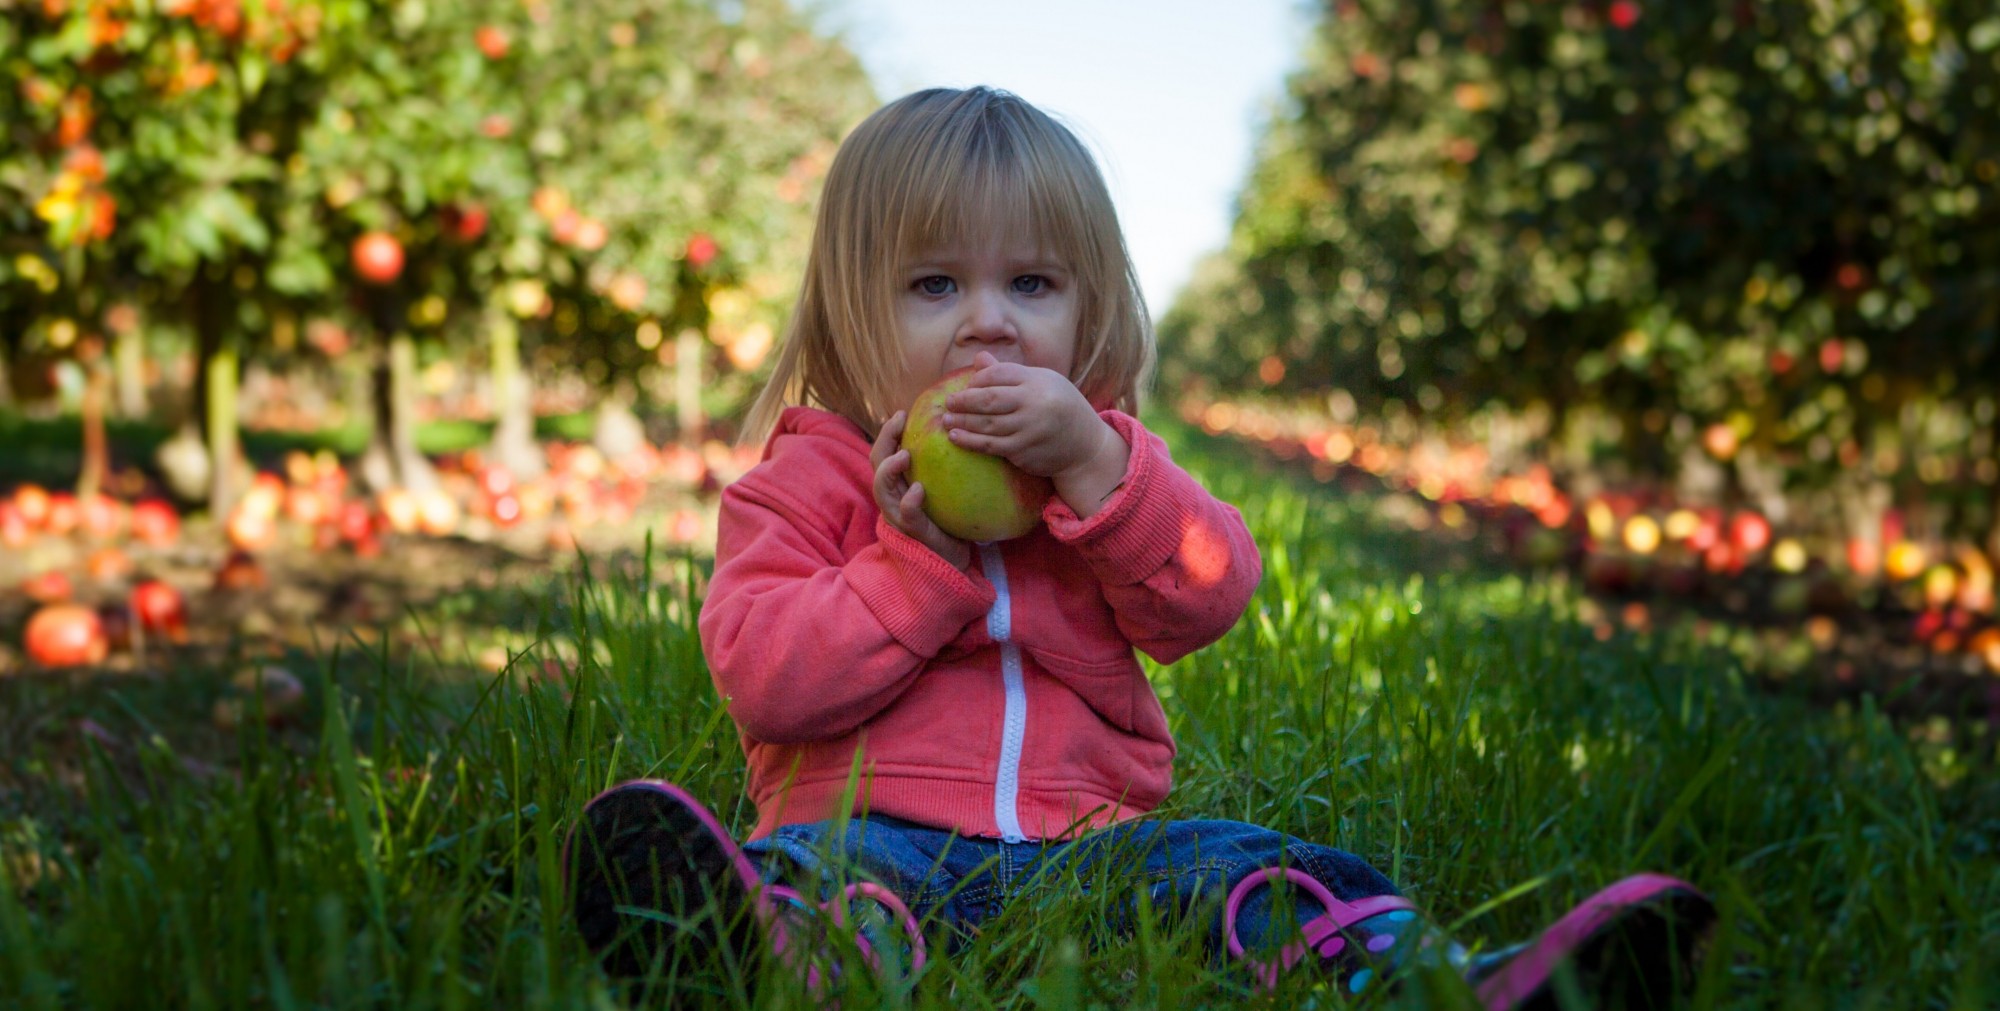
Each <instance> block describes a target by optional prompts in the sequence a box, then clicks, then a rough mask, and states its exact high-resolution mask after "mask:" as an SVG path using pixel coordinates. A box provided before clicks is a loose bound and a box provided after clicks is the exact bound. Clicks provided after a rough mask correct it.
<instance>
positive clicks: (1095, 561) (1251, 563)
mask: <svg viewBox="0 0 2000 1011" xmlns="http://www.w3.org/2000/svg"><path fill="white" fill-rule="evenodd" d="M1100 416H1101V417H1102V418H1103V419H1104V420H1105V422H1107V423H1108V424H1110V425H1111V427H1112V428H1113V429H1115V430H1116V431H1117V432H1118V434H1119V435H1120V436H1122V437H1123V438H1124V439H1125V441H1126V442H1127V443H1128V444H1130V445H1131V447H1132V454H1131V459H1130V462H1129V463H1128V464H1127V465H1126V470H1125V480H1124V482H1123V484H1122V485H1121V486H1120V487H1119V489H1118V490H1117V491H1116V492H1115V493H1113V495H1112V497H1111V500H1110V501H1108V502H1106V503H1105V505H1104V508H1103V509H1100V510H1099V511H1097V512H1096V513H1094V514H1092V515H1091V516H1090V518H1089V519H1080V518H1078V517H1077V515H1076V512H1075V511H1074V510H1072V509H1070V507H1069V504H1068V503H1066V502H1064V501H1062V499H1061V498H1060V497H1057V498H1051V499H1050V500H1049V505H1048V507H1047V508H1046V509H1045V510H1044V511H1043V518H1044V519H1045V520H1046V521H1047V522H1048V525H1049V532H1050V533H1052V534H1054V535H1055V538H1056V539H1057V540H1058V541H1061V542H1063V543H1065V544H1068V545H1070V546H1072V547H1074V548H1075V549H1076V550H1077V552H1078V553H1079V554H1081V555H1082V556H1083V558H1084V560H1085V562H1086V563H1087V564H1088V565H1089V566H1090V568H1091V571H1092V572H1093V573H1094V574H1095V575H1096V576H1097V579H1098V582H1099V583H1101V584H1102V585H1103V588H1104V599H1105V601H1106V602H1107V603H1109V604H1110V605H1111V610H1112V613H1113V615H1115V617H1116V621H1117V624H1118V628H1119V630H1120V631H1122V632H1124V634H1125V637H1126V638H1127V639H1130V640H1131V641H1132V645H1134V646H1136V647H1138V648H1139V649H1140V650H1141V651H1142V652H1144V653H1145V654H1146V655H1147V656H1150V657H1152V658H1153V659H1154V660H1157V661H1159V662H1160V663H1172V662H1174V661H1175V660H1178V659H1180V658H1181V657H1183V656H1186V655H1187V654H1189V653H1192V652H1194V651H1195V650H1197V649H1200V648H1201V647H1203V646H1206V645H1208V644H1209V643H1212V642H1214V641H1215V640H1217V639H1220V638H1222V635H1223V633H1225V632H1228V631H1229V629H1230V627H1231V626H1233V625H1235V624H1236V620H1237V619H1238V618H1240V617H1242V616H1243V609H1244V608H1245V607H1247V606H1249V603H1250V595H1251V594H1252V593H1253V592H1255V591H1256V589H1257V582H1258V581H1259V580H1260V579H1262V578H1263V575H1264V565H1263V560H1262V559H1261V558H1260V557H1259V556H1258V554H1257V544H1256V542H1255V541H1253V540H1252V539H1251V537H1250V530H1249V528H1248V527H1247V526H1245V525H1244V522H1243V516H1242V514H1241V513H1239V512H1237V511H1236V509H1235V507H1233V506H1230V505H1228V504H1226V503H1224V502H1222V501H1221V500H1219V499H1217V498H1216V497H1215V496H1213V495H1210V494H1209V493H1208V490H1207V489H1205V488H1203V487H1202V486H1201V485H1200V483H1198V482H1196V481H1195V479H1194V478H1193V477H1192V476H1190V475H1189V474H1188V472H1187V471H1184V470H1182V469H1181V468H1180V467H1179V466H1177V465H1176V464H1175V463H1174V462H1173V459H1172V458H1171V457H1170V456H1169V455H1168V453H1167V444H1166V440H1164V439H1161V438H1160V437H1159V436H1157V435H1154V434H1153V433H1151V432H1149V431H1147V430H1146V429H1145V427H1144V426H1142V425H1140V424H1139V421H1138V419H1136V418H1133V417H1132V416H1130V415H1127V414H1124V413H1121V412H1119V411H1105V412H1103V413H1102V414H1101V415H1100Z"/></svg>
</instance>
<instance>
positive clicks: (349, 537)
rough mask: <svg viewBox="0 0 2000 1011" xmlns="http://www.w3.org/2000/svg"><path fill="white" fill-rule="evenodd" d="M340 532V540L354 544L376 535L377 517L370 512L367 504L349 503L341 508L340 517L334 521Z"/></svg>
mask: <svg viewBox="0 0 2000 1011" xmlns="http://www.w3.org/2000/svg"><path fill="white" fill-rule="evenodd" d="M334 526H335V527H337V528H338V529H339V530H340V539H341V540H344V541H346V542H348V543H349V544H352V543H354V542H356V541H359V540H361V539H362V538H364V537H372V536H374V533H375V517H374V516H373V515H371V514H370V513H369V511H368V504H367V503H365V502H349V503H346V504H345V505H342V506H341V507H340V515H339V516H338V517H337V518H336V519H335V520H334Z"/></svg>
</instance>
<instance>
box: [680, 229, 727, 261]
mask: <svg viewBox="0 0 2000 1011" xmlns="http://www.w3.org/2000/svg"><path fill="white" fill-rule="evenodd" d="M721 251H722V248H721V247H720V246H717V245H716V244H715V239H714V238H713V237H711V236H710V235H709V234H708V233H707V232H696V233H694V234H693V235H690V236H688V241H687V251H686V252H685V253H684V254H683V255H684V256H686V258H687V262H688V266H690V267H693V268H694V269H696V270H700V269H702V268H703V267H706V266H708V265H709V264H710V263H712V262H714V260H715V254H717V253H719V252H721Z"/></svg>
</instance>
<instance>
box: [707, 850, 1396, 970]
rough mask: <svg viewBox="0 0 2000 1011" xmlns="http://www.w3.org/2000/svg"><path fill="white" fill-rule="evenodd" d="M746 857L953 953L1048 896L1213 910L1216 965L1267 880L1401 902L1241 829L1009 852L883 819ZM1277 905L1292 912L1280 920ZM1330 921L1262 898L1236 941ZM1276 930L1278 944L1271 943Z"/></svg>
mask: <svg viewBox="0 0 2000 1011" xmlns="http://www.w3.org/2000/svg"><path fill="white" fill-rule="evenodd" d="M743 848H744V851H745V852H747V853H749V854H750V857H751V859H753V860H755V861H757V862H758V863H759V865H760V866H761V868H762V870H763V874H764V878H765V880H766V881H767V882H770V883H777V884H785V885H788V886H790V887H793V888H796V889H799V890H800V891H802V892H804V893H806V894H808V895H811V894H813V893H814V892H818V893H819V894H820V895H821V896H822V897H824V896H825V895H826V894H830V892H831V890H832V889H831V886H832V885H833V884H835V883H838V882H841V881H854V880H872V881H874V882H876V883H878V884H881V885H883V886H885V887H887V888H888V889H889V890H890V891H892V892H895V893H896V895H897V897H898V898H901V899H902V900H903V901H904V902H905V903H906V904H908V905H909V907H910V910H911V912H913V913H915V914H916V916H917V918H918V919H919V920H926V921H929V922H941V923H943V924H946V925H947V926H949V927H950V928H951V930H950V943H951V944H952V945H953V946H956V945H958V944H961V943H963V942H964V941H965V940H966V939H967V938H968V937H969V936H970V935H971V934H972V933H973V932H975V931H976V930H977V929H978V927H979V924H980V923H981V922H983V921H984V920H986V919H987V918H988V917H991V916H993V915H994V914H996V913H998V912H999V911H1000V910H1001V909H1002V908H1004V907H1005V906H1006V905H1007V904H1009V903H1010V902H1013V901H1016V900H1018V899H1023V898H1028V899H1032V898H1033V897H1034V894H1035V893H1036V892H1037V891H1038V890H1047V889H1052V888H1056V887H1064V886H1067V887H1077V888H1081V889H1082V890H1084V891H1088V890H1089V889H1090V888H1091V887H1093V885H1094V884H1096V885H1100V886H1101V884H1102V882H1103V881H1104V880H1110V879H1115V880H1116V882H1117V885H1116V887H1119V888H1121V889H1123V888H1126V887H1127V886H1128V885H1129V886H1130V890H1129V892H1128V894H1127V896H1126V897H1124V898H1122V900H1121V901H1120V902H1119V904H1118V908H1119V909H1121V910H1122V911H1123V912H1122V913H1121V915H1123V916H1128V917H1129V916H1130V914H1131V913H1132V911H1133V910H1134V909H1136V899H1137V893H1138V891H1139V890H1140V889H1142V888H1143V889H1146V890H1147V891H1148V892H1149V899H1150V902H1151V904H1152V908H1153V909H1154V910H1155V911H1157V912H1158V913H1161V914H1166V915H1173V914H1178V915H1181V916H1186V915H1189V914H1193V913H1197V912H1203V911H1204V910H1203V903H1212V907H1213V908H1212V909H1208V910H1206V913H1207V914H1208V915H1209V925H1208V942H1209V945H1208V950H1209V951H1210V952H1211V953H1212V954H1213V955H1214V956H1215V957H1216V958H1218V959H1220V958H1221V957H1222V955H1221V953H1222V952H1223V951H1225V950H1226V942H1227V938H1225V937H1224V936H1223V934H1222V903H1223V900H1224V899H1225V898H1226V897H1227V896H1228V895H1229V892H1230V890H1231V889H1233V888H1235V887H1236V885H1237V883H1238V882H1240V881H1242V880H1243V879H1244V878H1245V877H1248V876H1249V875H1250V874H1252V873H1253V872H1255V871H1258V870H1260V869H1262V868H1266V867H1276V866H1279V865H1280V864H1283V865H1285V866H1288V867H1294V868H1297V869H1299V870H1302V871H1304V872H1306V873H1307V874H1309V875H1311V876H1312V877H1313V878H1315V879H1317V880H1318V881H1319V882H1320V883H1321V884H1323V885H1325V886H1326V888H1327V890H1328V891H1330V892H1332V893H1333V894H1334V895H1335V896H1336V897H1338V898H1341V899H1345V900H1353V899H1358V898H1362V897H1364V896H1369V895H1395V894H1398V893H1397V891H1396V886H1395V885H1393V884H1391V883H1390V882H1389V879H1388V878H1386V877H1383V876H1382V874H1381V872H1379V871H1377V870H1375V868H1373V867H1370V866H1369V865H1368V864H1366V863H1364V862H1363V861H1362V860H1361V859H1360V858H1359V857H1356V856H1354V855H1353V854H1351V853H1346V852H1343V851H1341V850H1337V849H1334V848H1332V847H1330V846H1320V845H1317V844H1314V843H1309V842H1305V841H1303V840H1300V839H1297V838H1294V837H1292V836H1288V835H1285V834H1283V833H1280V832H1274V831H1272V830H1270V829H1267V828H1259V827H1258V826H1255V825H1248V824H1245V823H1243V822H1237V821H1131V822H1125V823H1122V824H1119V825H1115V826H1112V827H1110V828H1107V829H1103V830H1100V831H1097V832H1093V833H1090V834H1089V835H1085V836H1083V837H1081V838H1078V839H1073V840H1064V841H1038V842H1023V843H1006V842H1001V841H1000V840H998V839H975V838H966V837H963V836H958V835H955V834H953V833H951V832H948V831H942V830H939V829H935V828H929V827H926V826H923V825H917V824H914V823H912V822H907V821H903V820H901V819H897V818H888V817H883V816H880V815H877V816H873V817H869V818H867V819H865V820H864V819H862V818H856V819H854V820H853V821H850V822H848V823H847V825H846V828H845V831H840V830H838V829H837V828H836V824H835V823H834V822H813V823H811V824H803V825H786V826H783V827H781V828H779V829H778V830H777V831H776V832H773V833H772V834H771V835H769V836H767V837H765V838H763V839H759V840H757V841H756V842H752V843H748V844H746V845H745V846H744V847H743ZM1274 897H1282V898H1281V901H1287V902H1290V903H1291V904H1292V906H1293V908H1291V909H1289V910H1287V909H1283V908H1278V909H1276V910H1275V913H1276V915H1274V908H1273V899H1274ZM1322 912H1324V910H1322V909H1321V908H1320V906H1319V904H1318V903H1316V902H1313V901H1312V900H1311V899H1310V898H1309V897H1307V896H1305V895H1304V894H1303V893H1302V892H1300V891H1299V890H1298V889H1296V888H1276V889H1274V888H1259V889H1257V890H1255V891H1254V892H1252V893H1251V894H1250V896H1249V897H1248V898H1247V899H1246V900H1245V901H1244V903H1243V908H1242V909H1241V910H1239V911H1238V914H1237V936H1238V938H1239V939H1240V940H1241V941H1242V943H1243V945H1244V947H1245V948H1246V949H1251V950H1268V949H1270V948H1275V947H1276V946H1277V945H1279V944H1283V943H1285V942H1287V941H1290V940H1293V939H1296V937H1297V936H1298V935H1297V933H1296V931H1297V926H1298V925H1299V924H1302V923H1305V922H1307V921H1308V920H1311V919H1313V918H1315V917H1317V916H1319V915H1320V914H1321V913H1322ZM1126 922H1127V923H1129V920H1128V921H1126ZM1274 923H1275V924H1276V925H1277V929H1278V931H1279V933H1278V935H1277V936H1275V937H1266V934H1267V933H1269V932H1270V931H1271V930H1272V928H1273V925H1274ZM1113 926H1114V927H1117V928H1119V929H1120V932H1122V931H1123V929H1125V928H1124V925H1123V924H1114V925H1113Z"/></svg>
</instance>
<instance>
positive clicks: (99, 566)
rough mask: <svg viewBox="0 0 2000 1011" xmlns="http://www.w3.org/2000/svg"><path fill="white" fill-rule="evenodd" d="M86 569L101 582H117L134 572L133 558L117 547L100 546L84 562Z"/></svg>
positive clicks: (91, 576)
mask: <svg viewBox="0 0 2000 1011" xmlns="http://www.w3.org/2000/svg"><path fill="white" fill-rule="evenodd" d="M83 568H84V571H86V572H88V573H90V578H92V579H95V580H97V581H98V582H100V583H110V582H115V581H117V580H120V579H124V578H125V577H126V576H129V575H131V574H132V559H131V557H130V556H128V555H126V554H125V552H123V551H120V550H118V549H117V548H99V549H97V550H96V551H93V552H91V553H90V557H89V558H88V559H86V560H85V561H84V563H83Z"/></svg>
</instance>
